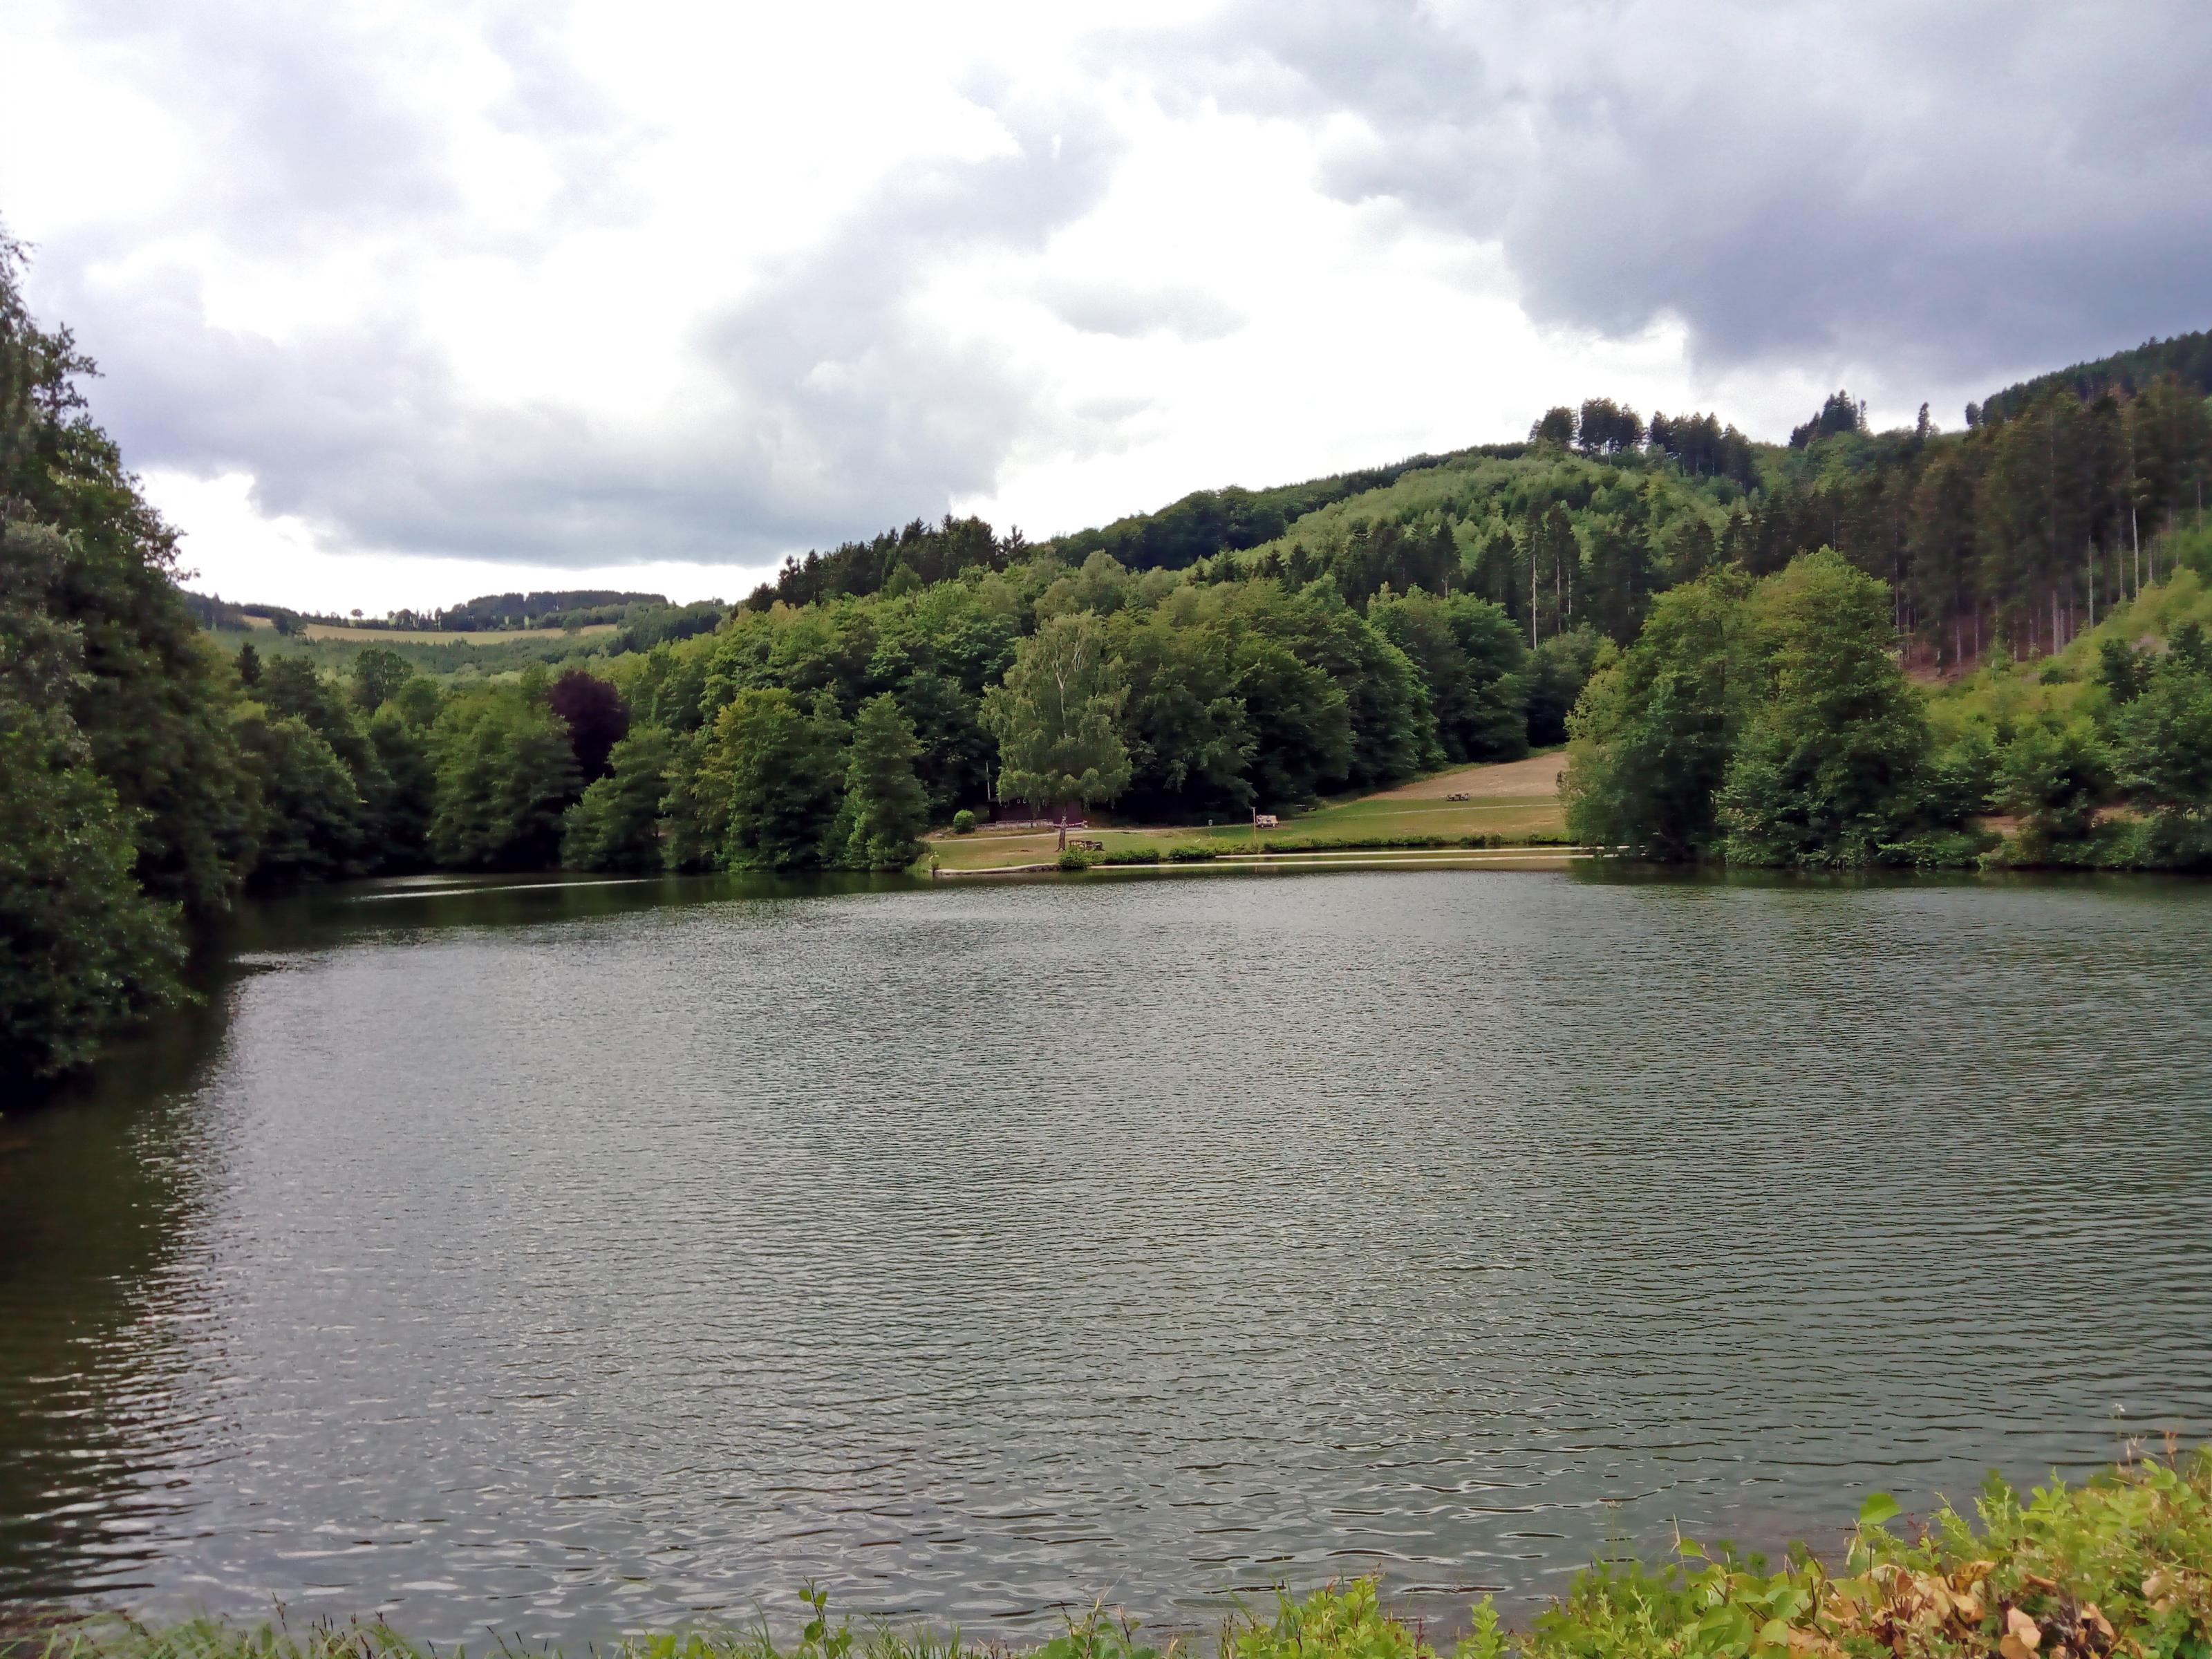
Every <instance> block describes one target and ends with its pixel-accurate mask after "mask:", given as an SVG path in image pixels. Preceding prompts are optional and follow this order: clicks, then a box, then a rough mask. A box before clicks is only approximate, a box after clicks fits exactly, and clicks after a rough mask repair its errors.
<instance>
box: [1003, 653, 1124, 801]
mask: <svg viewBox="0 0 2212 1659" xmlns="http://www.w3.org/2000/svg"><path fill="white" fill-rule="evenodd" d="M1127 699H1128V684H1127V679H1126V678H1125V677H1124V676H1123V674H1122V673H1121V671H1119V666H1118V665H1116V664H1115V663H1113V662H1111V661H1110V660H1109V658H1108V656H1107V653H1106V635H1105V629H1104V628H1103V625H1102V624H1101V623H1099V621H1098V619H1097V617H1095V616H1092V615H1091V614H1090V613H1088V612H1077V613H1074V614H1072V615H1068V616H1062V617H1054V618H1053V619H1052V620H1051V621H1050V622H1048V623H1045V624H1044V625H1043V626H1042V628H1040V629H1037V631H1036V633H1035V634H1034V635H1030V638H1029V639H1027V640H1025V641H1023V643H1022V647H1021V649H1020V650H1019V652H1018V653H1016V655H1015V659H1014V665H1013V666H1012V668H1011V669H1009V670H1008V671H1006V681H1005V683H1004V684H1000V685H995V686H994V687H992V688H991V690H989V691H988V692H987V693H986V694H985V696H984V698H983V725H984V726H985V727H986V729H987V730H988V731H989V732H990V733H991V735H992V736H993V737H994V738H997V739H998V744H999V755H1000V773H999V793H1000V797H1001V798H1002V799H1013V800H1026V801H1034V802H1036V803H1037V804H1038V805H1043V806H1049V807H1059V806H1065V805H1084V806H1090V805H1097V804H1098V803H1100V802H1103V801H1109V800H1112V799H1114V798H1115V796H1116V795H1118V794H1120V793H1121V791H1122V790H1123V789H1125V788H1127V787H1128V783H1129V778H1130V774H1131V768H1130V764H1129V751H1128V749H1127V745H1126V744H1123V742H1122V741H1121V709H1122V705H1123V704H1124V703H1125V702H1127Z"/></svg>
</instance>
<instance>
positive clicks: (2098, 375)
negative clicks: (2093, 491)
mask: <svg viewBox="0 0 2212 1659" xmlns="http://www.w3.org/2000/svg"><path fill="white" fill-rule="evenodd" d="M2167 379H2171V380H2175V381H2177V382H2179V384H2180V385H2181V386H2182V387H2183V388H2184V389H2185V390H2187V391H2190V392H2195V393H2196V394H2197V396H2198V397H2200V398H2203V397H2208V396H2212V331H2203V330H2199V331H2197V332H2196V333H2194V334H2177V335H2175V336H2174V337H2172V339H2170V340H2146V341H2144V342H2143V343H2142V344H2141V345H2139V346H2137V347H2136V348H2135V349H2133V350H2132V351H2116V352H2114V353H2113V354H2112V356H2109V357H2100V358H2098V359H2096V360H2095V361H2094V362H2087V363H2075V364H2073V365H2072V366H2070V367H2069V368H2061V369H2056V370H2053V371H2052V372H2051V374H2039V375H2037V376H2036V377H2035V378H2034V379H2033V380H2022V381H2021V382H2019V383H2018V384H2017V385H2014V386H2007V387H2006V388H2005V389H2004V390H2003V391H2002V392H1991V393H1990V396H1989V397H1987V398H1984V399H1983V401H1982V402H1981V403H1979V404H1967V405H1966V424H1967V425H1968V426H1976V425H1978V424H1980V423H1981V422H1984V421H1987V422H1991V423H1995V422H1999V421H2007V420H2010V419H2011V418H2012V417H2013V416H2015V415H2017V414H2019V413H2020V412H2021V410H2025V409H2027V407H2028V406H2029V405H2030V404H2033V403H2035V402H2036V401H2037V400H2038V399H2039V398H2043V397H2045V395H2047V394H2048V393H2050V392H2057V391H2065V392H2071V393H2073V395H2074V396H2075V398H2077V399H2078V400H2079V401H2081V402H2082V403H2093V402H2094V401H2095V400H2096V399H2098V398H2101V397H2103V396H2104V395H2105V394H2106V392H2118V393H2120V394H2121V395H2123V396H2124V397H2133V396H2134V395H2135V394H2136V392H2141V391H2142V390H2143V388H2144V387H2146V386H2150V385H2151V384H2152V383H2154V381H2158V380H2167Z"/></svg>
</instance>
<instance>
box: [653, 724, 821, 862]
mask: <svg viewBox="0 0 2212 1659" xmlns="http://www.w3.org/2000/svg"><path fill="white" fill-rule="evenodd" d="M843 741H844V723H843V721H842V720H841V719H840V718H839V716H838V714H837V703H836V696H835V695H834V694H833V693H832V692H830V691H829V690H828V689H827V688H826V687H825V688H824V689H823V690H820V691H819V692H817V694H816V696H815V698H814V702H813V706H812V708H811V709H810V708H806V707H805V706H802V705H801V703H800V702H799V699H798V697H796V696H794V695H793V694H792V693H791V692H789V691H786V690H781V689H773V690H744V691H740V692H738V694H737V696H735V697H733V698H732V700H731V701H730V702H729V703H728V705H727V706H726V707H725V708H723V709H722V711H721V713H720V714H718V715H717V716H716V717H715V720H714V727H713V729H712V730H711V732H708V733H707V734H706V737H705V738H704V741H703V743H702V745H701V750H700V754H699V759H698V763H697V768H696V780H695V781H693V782H692V783H691V785H690V790H689V792H688V793H689V799H690V810H691V811H692V813H693V815H694V817H695V818H696V823H697V824H698V825H699V830H698V835H699V847H700V849H701V853H702V856H703V857H704V858H705V860H707V861H708V862H710V863H712V864H714V866H717V867H719V868H721V869H725V870H803V869H813V868H816V867H818V866H820V865H822V864H823V863H824V862H828V861H833V860H834V859H835V858H836V855H837V854H839V853H841V852H842V850H843V849H842V848H837V847H828V846H825V842H828V841H829V839H830V837H829V831H830V829H831V828H832V826H833V825H834V824H835V823H836V821H837V817H838V807H839V804H840V796H841V794H842V781H843V773H844V768H843V765H842V752H841V751H842V746H843ZM848 834H849V831H848Z"/></svg>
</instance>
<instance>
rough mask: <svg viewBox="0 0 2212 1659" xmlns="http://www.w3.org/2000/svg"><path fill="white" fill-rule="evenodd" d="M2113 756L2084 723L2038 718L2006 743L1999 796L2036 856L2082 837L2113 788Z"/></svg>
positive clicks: (1998, 765)
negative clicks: (2055, 845)
mask: <svg viewBox="0 0 2212 1659" xmlns="http://www.w3.org/2000/svg"><path fill="white" fill-rule="evenodd" d="M1996 774H1997V775H1996V788H1995V790H1994V795H1995V799H1996V805H1997V806H1998V808H1999V809H2000V810H2001V811H2006V812H2010V813H2013V814H2015V815H2016V816H2017V817H2019V819H2020V821H2021V839H2022V842H2023V843H2024V844H2025V847H2026V848H2027V852H2028V854H2029V855H2030V857H2031V858H2033V857H2034V856H2035V855H2036V854H2039V853H2043V852H2047V850H2048V849H2049V848H2050V847H2051V844H2052V843H2053V842H2070V841H2080V840H2082V839H2083V838H2084V837H2086V836H2087V835H2088V833H2089V831H2090V829H2091V827H2092V826H2093V823H2095V821H2096V809H2097V805H2098V803H2099V802H2100V800H2102V799H2105V797H2106V793H2107V792H2108V791H2109V790H2110V789H2111V787H2112V759H2111V757H2110V756H2109V754H2108V753H2107V752H2106V748H2105V745H2104V744H2103V742H2102V741H2101V739H2100V738H2099V736H2098V734H2097V732H2096V731H2095V729H2094V728H2093V727H2092V726H2087V725H2086V724H2084V723H2082V722H2081V721H2068V722H2065V723H2063V724H2061V723H2057V722H2053V721H2037V722H2036V723H2034V724H2033V725H2030V726H2027V727H2025V728H2024V729H2022V730H2021V732H2018V733H2017V734H2016V735H2015V737H2014V738H2013V740H2012V741H2011V742H2010V743H2008V744H2006V745H2005V746H2004V749H2003V750H2002V753H2001V754H2000V755H1999V757H1998V759H1997V763H1996Z"/></svg>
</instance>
